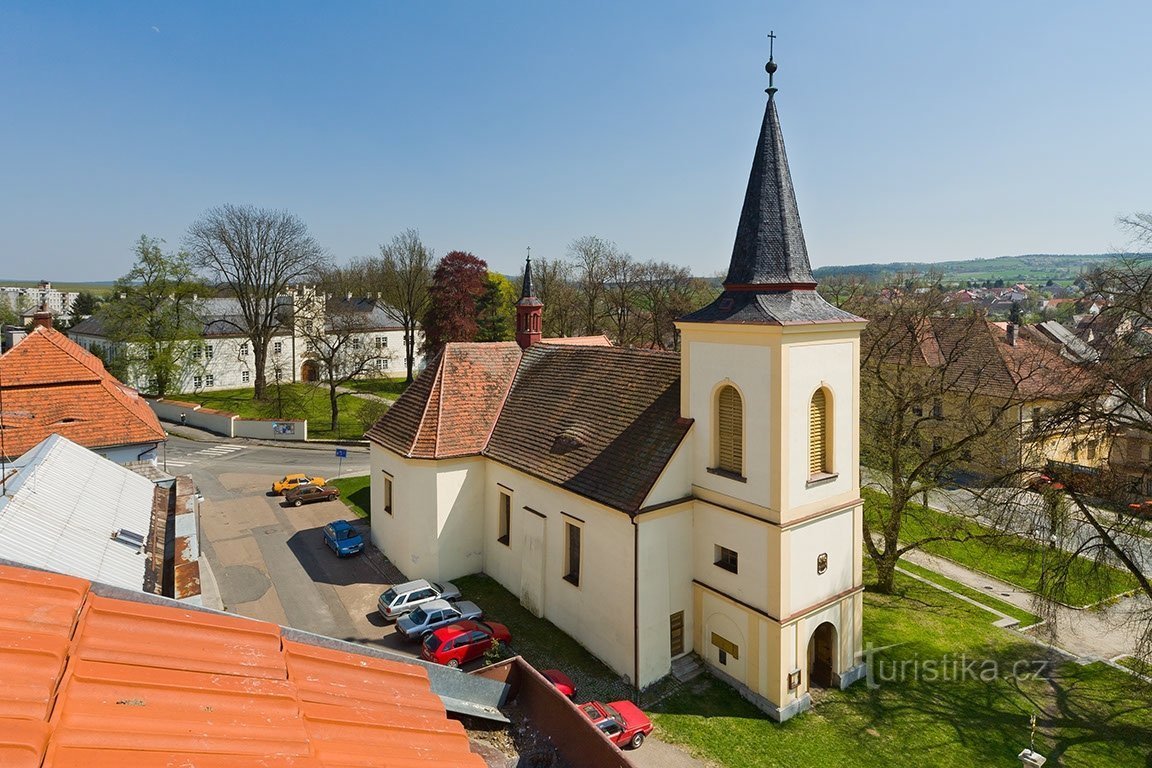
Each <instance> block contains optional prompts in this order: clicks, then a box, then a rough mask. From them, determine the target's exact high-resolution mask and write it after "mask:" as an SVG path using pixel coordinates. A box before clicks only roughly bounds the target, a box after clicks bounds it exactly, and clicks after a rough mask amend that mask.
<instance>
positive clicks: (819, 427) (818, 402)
mask: <svg viewBox="0 0 1152 768" xmlns="http://www.w3.org/2000/svg"><path fill="white" fill-rule="evenodd" d="M830 432H831V430H830V429H829V424H828V397H827V395H825V393H824V389H823V388H821V389H818V390H816V392H815V393H814V394H813V395H812V400H811V401H810V402H809V403H808V475H809V476H810V477H815V476H817V475H828V474H831V473H832V456H831V453H832V452H831V451H830V450H829V444H830V442H831V440H829V438H830V436H831V435H830V434H829V433H830Z"/></svg>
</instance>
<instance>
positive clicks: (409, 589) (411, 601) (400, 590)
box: [376, 579, 460, 620]
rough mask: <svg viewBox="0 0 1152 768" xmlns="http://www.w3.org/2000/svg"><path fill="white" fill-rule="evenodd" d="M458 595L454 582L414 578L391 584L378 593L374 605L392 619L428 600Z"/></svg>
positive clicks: (381, 613) (387, 617)
mask: <svg viewBox="0 0 1152 768" xmlns="http://www.w3.org/2000/svg"><path fill="white" fill-rule="evenodd" d="M459 597H460V590H458V589H456V585H455V584H452V583H450V582H447V581H445V582H444V583H442V584H438V583H437V582H435V581H426V580H425V579H416V581H408V582H405V583H403V584H393V585H392V586H391V587H389V588H388V589H387V590H386V591H385V592H384V594H382V595H380V599H379V600H378V601H377V602H376V607H377V608H378V609H379V610H380V615H381V616H383V617H384V618H386V619H390V620H392V619H396V618H399V617H400V616H403V615H404V614H406V613H408V612H409V611H410V610H412V609H413V608H415V607H416V606H418V605H423V604H424V603H427V602H428V601H429V600H441V599H443V600H456V599H458V598H459Z"/></svg>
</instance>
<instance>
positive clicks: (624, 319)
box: [603, 250, 647, 347]
mask: <svg viewBox="0 0 1152 768" xmlns="http://www.w3.org/2000/svg"><path fill="white" fill-rule="evenodd" d="M644 271H645V270H644V267H643V265H641V264H637V263H636V261H635V260H634V259H633V258H632V257H631V256H630V255H629V254H627V253H623V252H621V251H617V250H612V251H609V252H608V254H607V256H606V257H605V258H604V263H603V274H604V287H603V303H604V317H605V320H606V323H607V326H608V328H609V330H610V331H611V333H612V336H613V338H614V340H615V341H616V344H617V345H618V346H621V347H631V346H635V344H636V343H637V342H638V341H640V339H641V335H642V333H643V331H644V328H643V325H644V323H645V321H646V320H647V317H646V315H647V313H646V312H643V311H642V310H641V307H640V304H639V299H640V296H641V284H642V281H643V274H644Z"/></svg>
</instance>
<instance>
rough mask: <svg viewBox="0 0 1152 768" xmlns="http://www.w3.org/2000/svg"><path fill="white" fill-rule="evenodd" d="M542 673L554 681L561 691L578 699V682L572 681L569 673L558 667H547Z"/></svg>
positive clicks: (573, 698) (550, 680)
mask: <svg viewBox="0 0 1152 768" xmlns="http://www.w3.org/2000/svg"><path fill="white" fill-rule="evenodd" d="M540 674H542V675H544V678H545V679H546V680H547V681H548V682H550V683H552V685H553V686H555V687H556V690H558V691H560V693H562V694H564V695H565V696H567V697H568V698H569V699H571V700H573V701H575V700H576V683H574V682H572V678H570V677H568V675H566V674H564V673H563V672H561V671H560V670H558V669H545V670H543V671H541V672H540Z"/></svg>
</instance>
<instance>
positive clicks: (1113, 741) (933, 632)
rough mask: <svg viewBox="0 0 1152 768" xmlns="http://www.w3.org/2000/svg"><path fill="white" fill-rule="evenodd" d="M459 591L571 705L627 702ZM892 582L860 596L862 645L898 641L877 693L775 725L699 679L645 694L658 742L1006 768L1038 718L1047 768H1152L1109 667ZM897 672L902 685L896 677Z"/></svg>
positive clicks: (505, 595) (1137, 718) (491, 593)
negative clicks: (1060, 653) (569, 688)
mask: <svg viewBox="0 0 1152 768" xmlns="http://www.w3.org/2000/svg"><path fill="white" fill-rule="evenodd" d="M454 583H455V584H456V585H457V586H459V587H460V589H461V591H462V592H463V594H464V596H465V597H466V598H467V599H469V600H474V601H475V602H477V603H478V604H479V605H480V606H481V607H482V608H483V609H484V612H485V616H486V617H488V618H490V619H492V620H494V621H499V622H501V623H504V624H507V625H508V627H509V629H510V630H511V632H512V649H513V651H514V652H516V653H518V654H520V655H521V656H523V657H524V658H525V660H527V661H528V662H529V663H530V664H532V665H533V666H535V667H536V668H537V669H548V668H553V667H554V668H559V669H562V670H564V671H565V672H567V673H568V674H569V676H570V677H571V678H572V679H573V681H574V682H575V683H576V686H577V691H578V694H577V701H587V700H589V699H608V700H611V699H617V698H629V697H630V689H629V688H628V686H627V685H626V684H625V683H624V682H623V681H622V680H621V678H620V677H619V676H618V675H616V674H615V673H614V672H612V670H610V669H608V668H607V667H605V666H604V665H603V664H602V663H601V662H599V661H597V660H596V659H595V658H594V657H593V656H592V655H591V654H590V653H588V651H586V650H585V649H584V648H583V647H581V646H580V645H579V644H578V643H577V642H576V641H575V640H573V639H572V638H570V637H568V636H567V635H565V634H564V633H562V632H561V631H560V630H559V629H557V628H556V627H555V626H554V625H553V624H551V623H550V622H548V621H546V620H543V619H538V618H536V617H535V616H532V615H531V614H530V613H529V612H528V611H527V610H525V609H524V608H523V607H522V606H521V605H520V603H519V601H518V600H517V598H516V597H515V596H514V595H512V594H511V593H509V592H508V591H507V590H505V589H504V588H503V587H501V586H500V585H499V584H497V583H496V582H495V581H494V580H493V579H491V578H489V577H487V576H484V575H482V574H481V575H474V576H466V577H464V578H460V579H455V580H454ZM896 585H897V591H896V594H893V595H880V594H876V593H873V592H866V593H865V595H864V641H865V644H866V646H865V647H866V648H867V647H873V648H881V647H882V646H891V647H889V648H885V649H883V650H879V651H877V652H875V653H874V655H873V656H872V664H873V670H874V673H873V676H872V683H871V684H870V682H869V680H867V679H866V680H861V681H860V682H858V683H856V684H855V685H853V686H851V687H850V688H848V689H847V690H845V691H838V690H837V691H825V692H822V693H820V694H819V696H818V697H817V700H816V704H815V706H814V707H813V709H812V710H810V711H809V712H806V713H804V714H802V715H800V716H798V717H795V718H793V719H791V720H789V721H788V722H786V723H784V724H777V723H775V722H773V721H771V720H770V719H768V717H767V716H766V715H764V713H762V712H761V711H760V710H758V709H756V708H755V707H753V706H752V705H751V704H749V703H748V702H746V701H744V700H743V699H742V698H740V696H739V695H738V694H736V692H735V691H733V690H732V689H731V688H729V687H728V686H726V685H724V684H723V683H721V682H719V681H717V680H715V679H714V678H712V677H710V676H708V675H704V676H701V677H699V678H697V679H695V680H693V681H690V682H689V683H687V684H685V685H683V686H681V687H679V688H678V689H673V692H672V693H671V694H670V695H666V696H665V697H664V698H661V699H659V700H657V699H656V698H655V697H654V696H653V691H652V690H648V691H645V694H644V696H643V697H642V702H641V703H642V704H643V705H644V706H645V708H646V710H647V711H648V713H649V714H650V715H651V717H652V719H653V721H654V722H655V723H656V727H657V733H656V735H657V736H658V737H659V738H661V739H663V740H665V741H670V742H674V743H678V744H681V745H683V746H684V748H686V749H687V750H688V751H690V752H693V753H694V754H697V755H698V756H700V757H702V758H704V759H707V760H711V761H713V762H715V763H717V764H718V765H721V766H726V767H730V768H768V767H776V766H779V767H780V768H785V767H787V768H825V767H826V766H840V765H842V766H853V767H860V768H888V767H889V766H904V765H919V764H924V765H932V766H941V767H943V768H971V766H977V765H1005V766H1008V765H1016V762H1015V756H1016V754H1017V753H1019V752H1020V750H1021V749H1023V748H1024V747H1026V746H1028V738H1029V723H1028V718H1029V716H1030V715H1032V714H1037V715H1038V732H1037V738H1036V746H1037V749H1038V750H1039V751H1040V752H1042V753H1043V754H1045V755H1046V756H1047V757H1048V758H1049V762H1048V765H1050V766H1055V765H1069V766H1072V765H1074V766H1087V767H1088V768H1106V767H1107V768H1127V767H1128V766H1131V767H1132V768H1137V767H1139V766H1147V765H1149V764H1150V763H1149V761H1150V760H1152V689H1149V688H1143V687H1140V686H1139V685H1137V684H1136V683H1138V681H1135V680H1134V678H1132V677H1130V676H1128V675H1126V674H1124V673H1123V672H1120V671H1118V670H1116V669H1113V668H1111V667H1109V666H1107V665H1106V664H1093V665H1090V666H1087V667H1081V666H1079V665H1078V664H1076V663H1073V662H1059V661H1050V660H1049V659H1048V658H1046V657H1045V655H1044V654H1043V650H1042V649H1041V648H1040V647H1038V646H1036V645H1033V644H1032V643H1030V642H1027V641H1026V640H1024V639H1023V638H1022V637H1020V636H1018V635H1016V634H1015V633H1012V632H1009V631H1006V630H1002V629H998V628H996V627H993V626H992V624H991V622H990V620H989V619H990V616H989V614H988V613H987V612H985V611H983V610H981V609H979V608H977V607H975V606H972V605H969V604H967V603H964V602H962V601H960V600H957V599H956V598H954V597H952V596H950V595H947V594H945V593H943V592H940V591H939V590H937V589H933V588H932V587H931V586H929V585H927V584H923V583H921V582H918V581H916V580H914V579H911V578H909V577H907V576H905V575H903V574H897V581H896ZM868 644H871V645H870V646H869V645H868ZM960 659H964V661H965V662H968V661H973V660H974V661H975V666H974V669H975V670H976V672H974V673H965V672H964V671H963V670H964V667H963V666H962V665H960V664H957V665H954V670H955V671H954V672H952V673H947V672H945V674H939V673H937V675H936V677H935V678H933V676H932V674H931V673H930V672H929V665H928V664H926V662H928V661H930V660H937V661H958V660H960ZM901 665H902V666H901ZM952 668H953V667H947V666H940V665H938V666H937V667H936V669H937V670H940V669H952ZM900 669H903V671H904V676H903V677H904V679H901V680H895V679H893V678H894V677H897V675H894V674H893V673H894V672H895V671H896V670H900ZM993 672H994V673H995V674H993ZM1038 672H1039V673H1040V674H1038ZM980 675H983V676H984V677H986V678H987V679H979V676H980ZM667 690H668V689H667V688H666V689H665V690H664V692H665V693H667ZM653 702H655V703H653ZM642 749H643V747H642Z"/></svg>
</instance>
